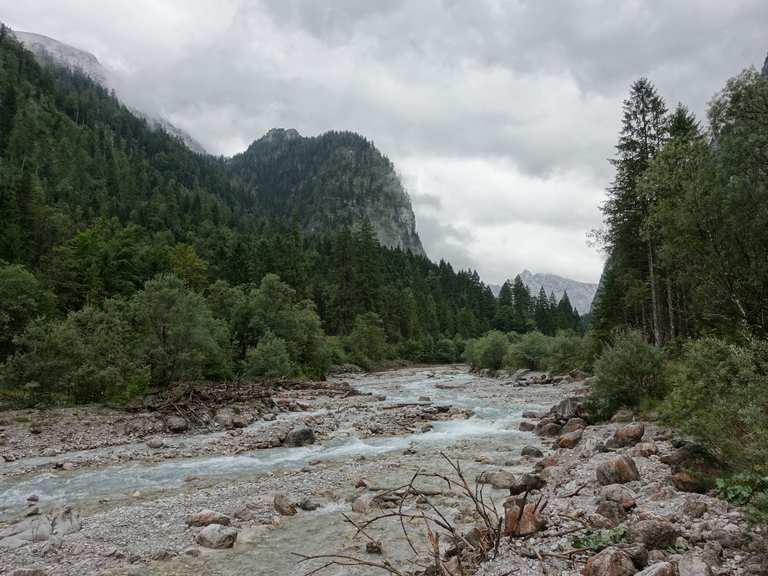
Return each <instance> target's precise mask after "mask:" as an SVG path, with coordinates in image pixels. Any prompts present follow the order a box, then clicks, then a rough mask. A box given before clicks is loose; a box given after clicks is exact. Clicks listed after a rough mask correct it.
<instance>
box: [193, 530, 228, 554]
mask: <svg viewBox="0 0 768 576" xmlns="http://www.w3.org/2000/svg"><path fill="white" fill-rule="evenodd" d="M235 540H237V530H235V529H234V528H230V527H228V526H222V525H221V524H210V525H208V526H206V527H205V528H203V529H202V530H201V531H200V533H199V534H198V535H197V538H196V541H197V543H198V544H199V545H200V546H205V547H206V548H213V549H214V550H221V549H224V548H232V546H234V545H235Z"/></svg>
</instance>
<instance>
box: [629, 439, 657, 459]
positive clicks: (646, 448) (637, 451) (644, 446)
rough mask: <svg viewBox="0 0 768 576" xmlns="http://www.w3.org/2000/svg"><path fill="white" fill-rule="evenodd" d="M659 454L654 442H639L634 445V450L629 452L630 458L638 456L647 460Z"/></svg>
mask: <svg viewBox="0 0 768 576" xmlns="http://www.w3.org/2000/svg"><path fill="white" fill-rule="evenodd" d="M658 453H659V449H658V448H657V447H656V443H655V442H640V443H638V444H635V446H634V448H632V450H630V451H629V455H630V456H639V457H640V458H648V457H650V456H654V455H656V454H658Z"/></svg>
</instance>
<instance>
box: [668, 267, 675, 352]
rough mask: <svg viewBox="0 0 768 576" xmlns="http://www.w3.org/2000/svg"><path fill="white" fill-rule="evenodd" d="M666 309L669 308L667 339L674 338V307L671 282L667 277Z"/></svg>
mask: <svg viewBox="0 0 768 576" xmlns="http://www.w3.org/2000/svg"><path fill="white" fill-rule="evenodd" d="M667 309H668V310H669V339H670V340H674V339H675V307H674V306H673V304H672V282H671V281H670V280H669V278H667Z"/></svg>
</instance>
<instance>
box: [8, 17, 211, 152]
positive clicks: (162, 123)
mask: <svg viewBox="0 0 768 576" xmlns="http://www.w3.org/2000/svg"><path fill="white" fill-rule="evenodd" d="M13 35H14V36H15V37H16V39H17V40H18V41H19V42H21V43H22V44H23V45H24V47H25V48H26V49H27V50H29V51H30V52H32V53H33V54H34V55H35V57H36V58H37V60H38V61H39V62H41V63H42V64H44V65H50V64H53V65H56V66H63V67H64V68H67V69H68V70H71V71H78V72H80V73H82V74H85V75H86V76H87V77H88V78H90V79H91V80H93V81H94V82H96V83H97V84H100V85H101V86H103V87H104V88H107V89H114V83H113V82H112V80H111V79H112V76H113V73H112V72H111V71H110V70H108V69H107V68H105V67H104V66H103V65H102V64H101V62H99V59H98V58H96V56H94V55H93V54H91V53H90V52H86V51H85V50H81V49H80V48H75V47H74V46H70V45H69V44H65V43H64V42H60V41H59V40H56V39H54V38H49V37H48V36H43V35H42V34H35V33H33V32H21V31H17V30H14V31H13ZM118 97H120V94H118ZM131 111H132V112H133V113H134V114H135V115H137V116H139V117H141V118H143V119H144V120H146V121H147V124H149V126H150V128H152V129H153V130H164V131H165V132H167V133H168V134H170V135H171V136H173V137H174V138H178V139H179V140H181V142H182V143H183V144H184V145H185V146H186V147H187V148H189V149H190V150H192V151H193V152H197V153H198V154H206V151H205V148H203V146H202V145H201V144H200V143H199V142H198V141H197V140H195V139H194V138H193V137H192V136H191V135H190V134H189V133H188V132H186V131H185V130H182V129H181V128H179V127H177V126H174V125H173V124H171V123H170V122H169V121H168V120H166V119H165V118H163V117H161V116H158V115H157V114H154V113H152V112H147V111H145V110H139V109H137V108H135V107H131Z"/></svg>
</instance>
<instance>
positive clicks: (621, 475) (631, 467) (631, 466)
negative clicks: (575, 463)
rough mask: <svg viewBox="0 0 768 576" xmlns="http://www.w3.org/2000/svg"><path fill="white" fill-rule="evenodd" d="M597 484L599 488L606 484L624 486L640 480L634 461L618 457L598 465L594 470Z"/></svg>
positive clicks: (625, 457) (627, 457) (626, 457)
mask: <svg viewBox="0 0 768 576" xmlns="http://www.w3.org/2000/svg"><path fill="white" fill-rule="evenodd" d="M595 473H596V475H597V482H598V483H599V484H600V485H601V486H607V485H608V484H626V483H627V482H633V481H635V480H639V479H640V473H639V472H638V471H637V465H636V464H635V461H634V460H632V458H630V457H629V456H618V457H616V458H612V459H611V460H608V461H607V462H603V463H602V464H600V465H599V466H598V467H597V469H596V470H595Z"/></svg>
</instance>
